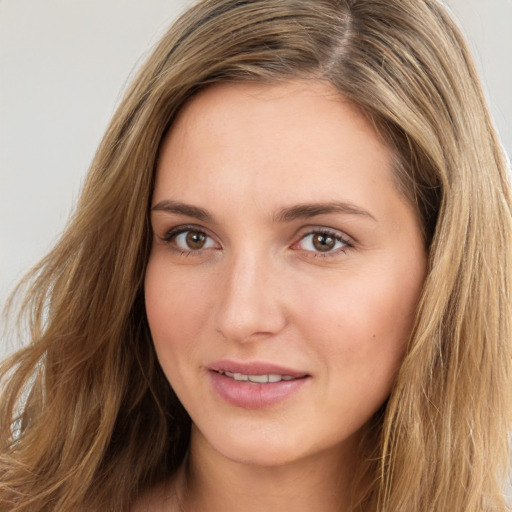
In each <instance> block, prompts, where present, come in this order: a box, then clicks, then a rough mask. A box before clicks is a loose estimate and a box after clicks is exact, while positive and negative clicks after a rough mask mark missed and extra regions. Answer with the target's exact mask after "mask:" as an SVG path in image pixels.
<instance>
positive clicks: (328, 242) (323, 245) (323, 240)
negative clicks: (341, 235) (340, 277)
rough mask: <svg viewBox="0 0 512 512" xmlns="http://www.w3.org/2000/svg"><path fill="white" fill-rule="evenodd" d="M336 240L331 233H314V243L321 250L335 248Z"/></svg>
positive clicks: (325, 250)
mask: <svg viewBox="0 0 512 512" xmlns="http://www.w3.org/2000/svg"><path fill="white" fill-rule="evenodd" d="M335 244H336V240H335V239H334V237H332V236H330V235H326V234H324V233H316V234H314V235H313V245H314V246H315V249H317V250H318V251H320V252H327V251H330V250H332V249H333V248H334V245H335Z"/></svg>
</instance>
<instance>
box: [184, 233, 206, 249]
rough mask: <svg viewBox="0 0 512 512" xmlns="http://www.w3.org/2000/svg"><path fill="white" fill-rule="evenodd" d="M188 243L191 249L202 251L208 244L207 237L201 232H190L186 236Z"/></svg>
mask: <svg viewBox="0 0 512 512" xmlns="http://www.w3.org/2000/svg"><path fill="white" fill-rule="evenodd" d="M186 242H187V246H188V247H189V248H190V249H202V248H203V246H204V244H205V243H206V235H205V234H204V233H201V232H199V231H189V232H188V233H187V236H186Z"/></svg>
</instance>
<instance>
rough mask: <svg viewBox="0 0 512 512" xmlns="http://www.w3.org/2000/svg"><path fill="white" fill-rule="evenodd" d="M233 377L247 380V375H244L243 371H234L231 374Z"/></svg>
mask: <svg viewBox="0 0 512 512" xmlns="http://www.w3.org/2000/svg"><path fill="white" fill-rule="evenodd" d="M233 378H234V379H235V380H249V377H248V376H247V375H244V374H243V373H235V374H233Z"/></svg>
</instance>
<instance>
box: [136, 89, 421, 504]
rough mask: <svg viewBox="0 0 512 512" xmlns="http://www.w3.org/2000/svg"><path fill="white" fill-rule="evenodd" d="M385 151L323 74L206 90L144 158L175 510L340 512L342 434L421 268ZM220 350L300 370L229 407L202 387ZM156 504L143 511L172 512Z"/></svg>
mask: <svg viewBox="0 0 512 512" xmlns="http://www.w3.org/2000/svg"><path fill="white" fill-rule="evenodd" d="M391 161H392V155H391V152H390V150H389V149H388V148H387V147H386V146H385V145H384V143H383V142H382V141H381V139H380V138H379V137H378V136H377V134H376V133H375V131H374V129H373V128H372V126H371V125H370V123H369V122H368V121H367V120H366V119H365V118H364V117H363V116H362V115H361V114H360V113H359V112H358V110H357V109H355V108H354V107H353V106H352V105H350V104H349V103H348V102H346V101H344V99H343V98H342V97H341V96H340V95H339V94H338V93H337V92H335V91H334V90H333V89H332V88H331V86H329V85H328V84H325V83H322V82H320V81H301V80H297V81H290V82H287V83H279V84H273V85H269V84H219V85H215V86H213V87H210V88H208V89H206V90H205V91H203V92H201V93H200V94H199V95H197V96H196V97H195V98H194V99H193V100H191V101H190V102H189V103H188V104H187V105H186V106H185V107H184V108H183V109H182V111H181V113H180V115H179V116H178V119H177V120H176V122H175V123H174V125H173V127H172V129H171V131H170V133H169V134H168V135H167V137H166V139H165V140H164V142H163V146H162V149H161V154H160V158H159V162H158V167H157V176H156V183H155V190H154V196H153V202H152V205H153V209H152V217H151V218H152V226H153V230H154V242H153V247H152V252H151V255H150V260H149V264H148V268H147V274H146V281H145V293H146V307H147V315H148V320H149V324H150V328H151V332H152V336H153V339H154V344H155V349H156V352H157V355H158V358H159V361H160V364H161V365H162V368H163V370H164V372H165V374H166V376H167V378H168V379H169V382H170V383H171V385H172V386H173V388H174V390H175V391H176V393H177V394H178V396H179V398H180V400H181V401H182V403H183V404H184V406H185V408H186V409H187V411H188V412H189V414H190V416H191V418H192V420H193V430H192V439H191V447H190V452H189V457H188V460H187V463H186V465H184V467H183V468H182V471H181V472H180V474H179V475H178V476H177V479H176V480H175V481H174V482H173V483H172V484H171V485H170V489H171V490H170V491H169V493H168V495H174V494H178V495H181V507H182V509H183V510H208V511H210V512H215V511H217V510H219V511H220V510H222V511H223V512H226V511H230V510H244V511H255V510H259V511H260V510H272V509H275V510H283V511H287V510H294V511H313V510H314V511H317V510H322V511H323V512H328V511H331V510H332V511H334V510H336V511H337V512H339V511H340V510H347V507H348V503H349V501H350V491H349V489H350V480H351V476H352V475H353V473H354V469H355V467H356V465H357V463H358V459H357V449H356V448H357V443H358V441H359V439H360V436H361V433H362V430H363V428H364V425H365V424H366V423H367V422H368V420H369V419H370V418H371V417H372V415H373V414H374V413H375V412H376V411H377V410H378V408H379V407H380V406H381V405H382V404H383V402H384V401H385V400H386V398H387V397H388V395H389V392H390V389H391V387H392V384H393V380H394V378H395V376H396V371H397V369H398V368H399V366H400V363H401V361H402V359H403V357H404V353H405V349H406V345H407V341H408V338H409V336H410V332H411V328H412V324H413V321H414V315H415V308H416V305H417V301H418V298H419V295H420V293H421V289H422V285H423V281H424V277H425V271H426V252H425V247H424V241H423V238H422V234H421V227H420V226H419V224H418V220H417V216H416V215H415V213H414V211H413V209H412V207H411V206H410V205H409V204H408V203H407V202H406V200H405V199H404V198H403V196H402V195H401V194H400V193H399V192H398V190H397V188H396V185H395V182H394V179H393V174H392V168H391ZM178 201H179V202H181V203H184V204H186V205H191V206H194V207H197V208H201V209H203V210H207V212H208V214H209V217H208V218H198V216H197V215H196V214H195V213H197V212H195V213H194V212H193V211H184V210H183V208H181V211H177V209H176V208H175V205H176V202H178ZM335 202H336V204H338V206H339V205H340V204H341V207H338V208H337V209H334V210H333V209H332V208H330V209H329V208H326V207H325V205H330V206H332V205H333V204H334V203H335ZM305 204H307V205H311V204H314V205H322V206H321V208H320V209H317V210H316V211H312V210H311V209H310V210H309V214H306V211H305V210H304V208H296V207H297V205H305ZM178 210H179V209H178ZM180 226H185V228H182V229H184V230H187V229H188V232H185V233H183V234H179V235H176V234H175V232H174V234H173V232H172V230H173V229H175V228H179V227H180ZM170 232H171V234H169V233H170ZM187 235H188V239H187ZM194 237H195V238H194ZM197 237H199V239H198V238H197ZM201 237H203V238H201ZM315 237H316V238H315ZM187 240H188V241H187ZM197 240H199V243H196V242H197ZM315 240H316V242H318V243H316V245H315V243H314V242H315ZM191 242H192V245H191ZM201 244H203V245H202V248H201V247H200V246H201ZM324 249H325V250H324ZM220 359H229V360H236V361H242V362H251V361H259V362H267V363H274V364H279V365H281V366H285V367H287V368H292V369H294V370H297V371H300V372H303V373H304V374H306V375H307V377H306V378H305V379H304V382H303V384H302V385H301V386H300V387H299V389H298V390H297V391H296V392H294V393H292V394H291V395H290V396H287V397H286V398H285V399H284V400H281V401H279V402H278V403H275V404H271V405H268V406H263V407H259V408H258V407H256V408H246V407H240V406H236V405H233V404H231V403H228V402H226V400H225V399H223V398H222V397H221V396H219V394H218V393H217V391H216V390H215V389H214V387H213V386H212V381H211V379H210V373H211V371H210V369H209V368H210V365H211V363H212V362H213V361H217V360H220ZM185 488H186V490H185ZM165 496H167V494H166V493H165V492H162V491H161V490H160V494H158V493H155V494H154V495H153V497H152V498H151V499H150V500H149V501H146V507H147V509H148V510H176V509H177V505H176V502H175V501H174V500H173V499H170V498H169V499H167V500H166V499H164V497H165ZM145 509H146V508H144V510H145ZM140 510H143V509H142V508H141V509H140Z"/></svg>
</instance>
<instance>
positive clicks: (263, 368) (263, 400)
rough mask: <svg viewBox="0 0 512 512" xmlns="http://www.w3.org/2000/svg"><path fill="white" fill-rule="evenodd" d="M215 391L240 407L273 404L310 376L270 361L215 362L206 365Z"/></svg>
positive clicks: (259, 407)
mask: <svg viewBox="0 0 512 512" xmlns="http://www.w3.org/2000/svg"><path fill="white" fill-rule="evenodd" d="M207 370H208V374H209V377H210V382H211V384H212V387H213V389H214V390H215V392H216V394H217V395H218V396H219V397H220V398H221V399H222V400H223V401H225V402H227V403H228V404H230V405H233V406H235V407H239V408H244V409H262V408H266V407H270V406H277V404H279V403H280V402H283V401H285V400H288V399H291V398H292V396H294V395H296V394H297V393H299V392H300V391H301V390H302V389H304V388H305V387H307V382H308V381H309V380H310V377H311V375H309V374H308V373H304V372H300V371H296V370H292V369H290V368H285V367H283V366H277V365H275V364H271V363H259V362H251V363H246V362H245V363H240V362H234V361H226V360H224V361H218V362H216V363H213V364H212V365H210V366H209V367H207Z"/></svg>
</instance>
